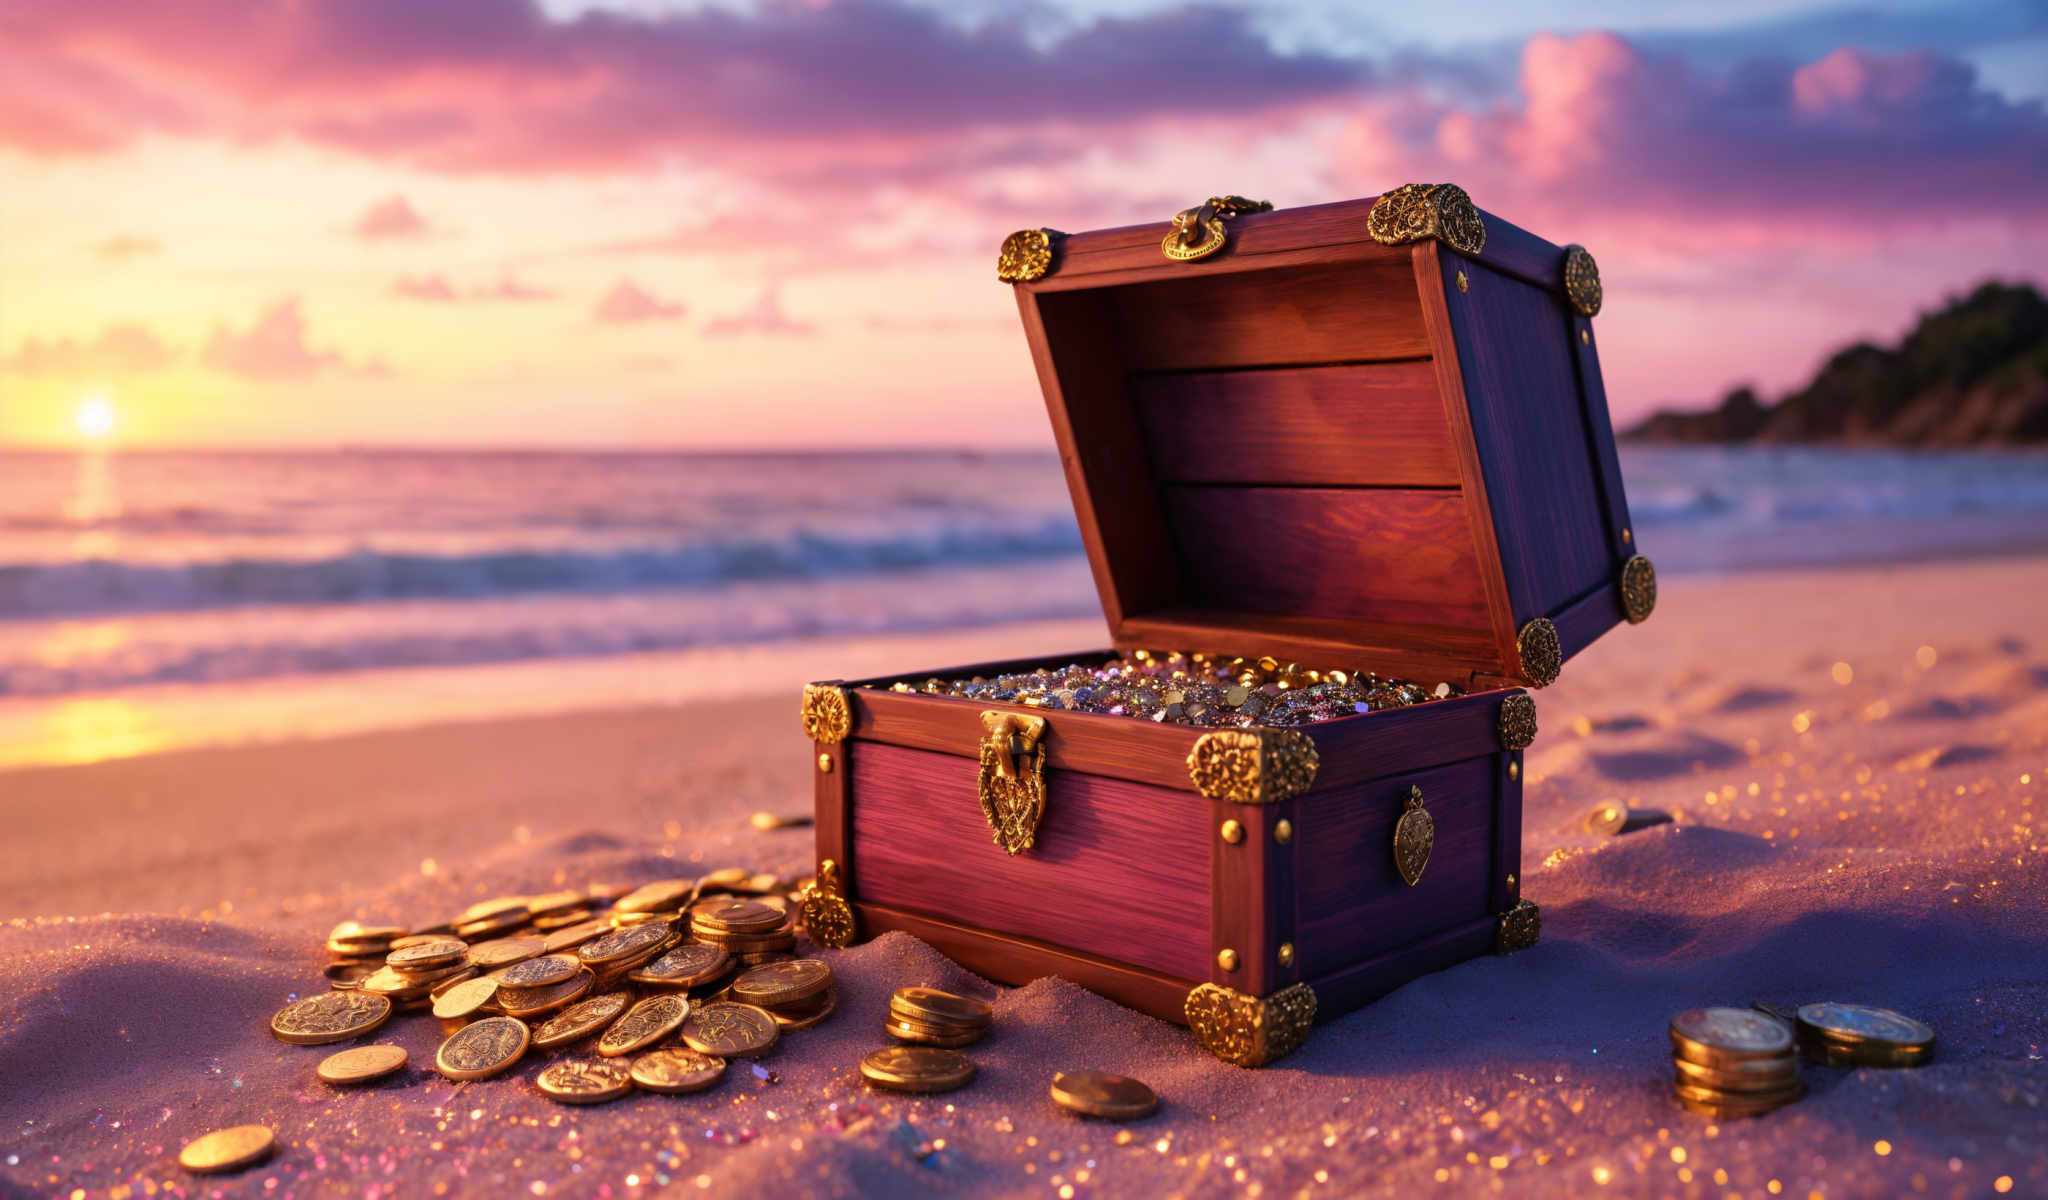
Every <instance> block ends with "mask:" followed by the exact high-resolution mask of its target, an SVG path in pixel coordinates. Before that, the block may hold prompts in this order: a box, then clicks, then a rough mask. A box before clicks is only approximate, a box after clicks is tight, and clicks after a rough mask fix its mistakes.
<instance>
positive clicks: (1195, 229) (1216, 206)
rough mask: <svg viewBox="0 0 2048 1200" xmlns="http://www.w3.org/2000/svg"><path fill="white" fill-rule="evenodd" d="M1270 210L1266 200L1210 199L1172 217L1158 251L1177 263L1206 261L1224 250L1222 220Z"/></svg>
mask: <svg viewBox="0 0 2048 1200" xmlns="http://www.w3.org/2000/svg"><path fill="white" fill-rule="evenodd" d="M1272 207H1273V205H1272V203H1271V202H1270V201H1266V200H1247V199H1245V198H1244V197H1243V196H1211V197H1209V198H1208V199H1207V200H1205V201H1203V202H1202V203H1201V204H1199V205H1196V206H1195V207H1194V208H1184V209H1182V210H1181V211H1179V212H1177V213H1175V214H1174V216H1173V232H1172V233H1169V234H1167V235H1166V239H1165V240H1164V241H1162V242H1160V243H1159V250H1160V252H1161V253H1162V254H1164V255H1166V257H1168V258H1171V259H1174V260H1175V261H1177V262H1192V261H1194V260H1195V259H1198V258H1207V257H1209V256H1210V255H1211V254H1214V253H1216V252H1217V251H1218V250H1221V249H1223V243H1224V242H1225V241H1226V240H1227V239H1228V238H1229V236H1230V234H1229V232H1228V231H1227V230H1226V229H1225V228H1224V227H1223V221H1224V218H1226V217H1234V216H1237V215H1239V214H1241V213H1252V212H1267V211H1270V210H1271V209H1272Z"/></svg>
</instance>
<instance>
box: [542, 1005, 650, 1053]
mask: <svg viewBox="0 0 2048 1200" xmlns="http://www.w3.org/2000/svg"><path fill="white" fill-rule="evenodd" d="M631 1003H633V994H632V993H631V992H606V993H605V994H604V995H602V996H592V997H591V998H590V999H588V1000H583V1001H579V1002H578V1003H575V1004H572V1005H570V1006H569V1007H567V1008H565V1009H563V1010H562V1011H561V1012H558V1013H556V1014H555V1015H554V1016H552V1017H549V1018H548V1019H547V1020H545V1021H542V1022H541V1023H540V1024H539V1025H536V1026H534V1030H533V1045H534V1048H535V1049H536V1050H552V1049H554V1048H555V1047H557V1046H566V1045H568V1044H569V1043H571V1042H580V1041H582V1040H583V1039H584V1038H587V1037H589V1036H590V1035H591V1034H593V1033H596V1032H597V1031H598V1030H600V1029H603V1028H604V1027H605V1026H607V1025H609V1024H611V1023H612V1022H613V1021H616V1020H618V1018H619V1014H620V1013H622V1012H625V1011H626V1006H627V1005H629V1004H631Z"/></svg>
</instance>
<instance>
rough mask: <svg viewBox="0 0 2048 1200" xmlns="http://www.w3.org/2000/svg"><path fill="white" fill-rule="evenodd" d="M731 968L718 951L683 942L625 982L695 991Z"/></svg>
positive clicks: (729, 963) (724, 954)
mask: <svg viewBox="0 0 2048 1200" xmlns="http://www.w3.org/2000/svg"><path fill="white" fill-rule="evenodd" d="M731 965H732V956H731V955H730V954H727V953H726V952H725V951H724V950H722V949H720V948H719V947H717V946H706V945H704V944H703V943H701V942H685V943H684V944H682V945H680V946H677V947H676V948H675V949H673V950H670V951H669V952H668V953H666V954H664V955H662V956H661V957H660V958H657V959H655V960H654V961H653V962H651V963H648V964H647V965H646V966H643V967H641V968H640V969H639V970H636V971H634V972H633V973H632V974H631V975H629V976H627V978H629V979H631V980H633V981H634V982H636V983H651V984H657V985H660V986H664V987H696V986H697V985H698V984H700V983H709V982H710V981H712V980H714V979H716V978H718V977H719V976H720V975H723V974H725V972H726V969H727V968H728V967H730V966H731Z"/></svg>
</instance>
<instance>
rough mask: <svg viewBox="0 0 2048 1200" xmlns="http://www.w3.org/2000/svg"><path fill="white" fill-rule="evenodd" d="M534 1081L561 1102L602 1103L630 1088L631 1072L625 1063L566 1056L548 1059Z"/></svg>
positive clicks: (544, 1092)
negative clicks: (559, 1058)
mask: <svg viewBox="0 0 2048 1200" xmlns="http://www.w3.org/2000/svg"><path fill="white" fill-rule="evenodd" d="M534 1082H535V1083H536V1084H538V1085H539V1086H540V1090H541V1092H542V1093H543V1094H545V1095H546V1096H547V1098H548V1099H550V1100H556V1101H560V1102H561V1103H563V1104H603V1103H604V1102H605V1101H607V1100H616V1099H618V1098H619V1097H621V1096H623V1095H625V1094H626V1093H627V1092H630V1091H632V1090H633V1073H632V1072H631V1071H630V1070H628V1069H627V1067H626V1065H625V1064H624V1063H615V1062H606V1061H604V1060H603V1059H596V1058H565V1059H563V1060H561V1061H560V1062H556V1063H550V1064H549V1065H548V1068H547V1069H546V1070H545V1071H542V1072H541V1073H540V1075H539V1077H538V1078H536V1079H535V1080H534Z"/></svg>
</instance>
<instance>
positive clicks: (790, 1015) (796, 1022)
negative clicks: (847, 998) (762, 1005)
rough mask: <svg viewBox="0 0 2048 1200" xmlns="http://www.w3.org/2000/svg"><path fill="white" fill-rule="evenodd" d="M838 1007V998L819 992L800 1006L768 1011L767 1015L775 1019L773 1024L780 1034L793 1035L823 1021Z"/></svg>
mask: <svg viewBox="0 0 2048 1200" xmlns="http://www.w3.org/2000/svg"><path fill="white" fill-rule="evenodd" d="M838 1007H839V997H837V996H835V995H833V994H832V993H831V992H820V993H818V994H817V995H815V996H813V997H811V998H810V999H808V1000H806V1001H804V1002H803V1003H801V1004H797V1005H792V1006H790V1007H787V1008H772V1009H769V1010H768V1015H769V1016H771V1017H774V1018H775V1024H776V1026H777V1027H778V1028H779V1029H781V1030H782V1032H784V1033H795V1032H796V1031H797V1030H799V1029H809V1028H810V1027H811V1026H813V1025H816V1024H818V1023H819V1022H820V1021H823V1020H824V1019H825V1018H826V1017H829V1016H831V1015H832V1013H833V1011H834V1010H836V1009H837V1008H838Z"/></svg>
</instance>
